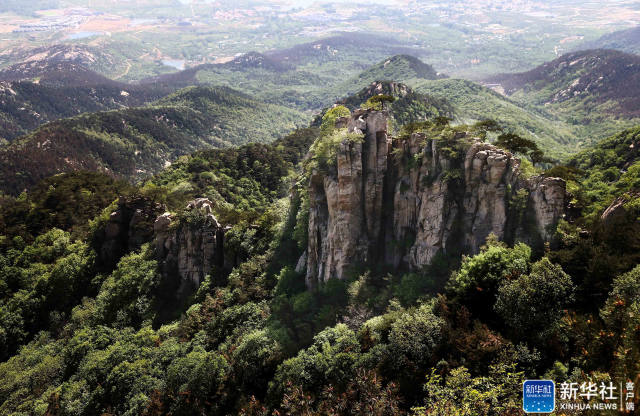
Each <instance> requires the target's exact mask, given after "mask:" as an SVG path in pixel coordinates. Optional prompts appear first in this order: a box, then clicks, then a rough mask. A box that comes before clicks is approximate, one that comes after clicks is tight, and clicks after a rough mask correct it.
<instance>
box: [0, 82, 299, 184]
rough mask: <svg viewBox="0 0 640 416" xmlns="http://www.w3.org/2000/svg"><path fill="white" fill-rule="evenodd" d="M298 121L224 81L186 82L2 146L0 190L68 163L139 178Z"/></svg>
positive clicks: (267, 136) (262, 138)
mask: <svg viewBox="0 0 640 416" xmlns="http://www.w3.org/2000/svg"><path fill="white" fill-rule="evenodd" d="M303 120H304V116H303V115H302V114H301V113H298V112H296V111H294V110H289V109H287V108H284V107H279V106H276V105H272V104H264V103H262V102H259V101H256V100H253V99H251V98H249V97H247V96H245V95H243V94H240V93H237V92H235V91H233V90H230V89H227V88H211V87H190V88H186V89H183V90H180V91H178V92H176V93H174V94H172V95H170V96H168V97H165V98H163V99H162V100H160V101H157V102H155V103H153V104H152V105H149V106H146V107H137V108H128V109H122V110H115V111H108V112H99V113H89V114H84V115H81V116H78V117H75V118H71V119H64V120H59V121H55V122H52V123H49V124H46V125H44V126H42V127H40V128H39V129H38V130H36V131H35V132H33V133H31V134H29V135H27V136H25V137H22V138H19V139H17V140H15V141H14V142H13V143H11V144H10V145H8V146H6V147H4V148H0V161H1V163H0V172H2V179H0V183H1V187H0V189H2V190H4V191H5V192H8V193H13V194H15V193H18V192H20V191H22V190H23V189H24V188H25V187H29V186H31V185H33V184H34V183H36V182H37V181H38V180H40V179H43V178H45V177H47V176H50V175H52V174H54V173H58V172H65V171H70V170H94V171H105V172H109V173H111V174H115V175H118V176H121V177H125V178H131V179H141V178H144V177H147V176H148V175H149V174H151V173H154V172H158V171H160V170H161V169H162V168H163V167H165V166H166V165H167V164H169V163H170V162H171V161H173V160H175V159H176V158H177V157H178V156H180V155H183V154H186V153H189V152H192V151H195V150H197V149H201V148H206V147H224V146H229V145H234V144H235V145H237V144H242V143H245V142H246V141H254V142H261V143H266V142H269V141H272V140H274V139H275V138H276V137H278V136H279V135H282V134H284V133H286V132H288V131H290V130H292V129H293V128H295V127H296V125H298V124H301V123H302V121H303Z"/></svg>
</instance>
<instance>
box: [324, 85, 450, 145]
mask: <svg viewBox="0 0 640 416" xmlns="http://www.w3.org/2000/svg"><path fill="white" fill-rule="evenodd" d="M377 95H390V96H393V97H394V99H395V100H394V101H393V102H392V103H389V104H388V105H386V109H387V110H388V111H389V115H390V117H391V119H392V120H393V125H394V130H395V132H397V131H399V130H400V128H402V126H404V125H405V124H408V123H413V122H420V121H425V120H430V119H433V118H435V117H439V116H443V117H452V116H453V108H452V106H451V105H450V104H449V103H448V102H447V100H445V99H441V98H435V97H432V96H430V95H428V94H421V93H418V92H415V91H414V90H413V89H412V88H411V87H409V86H408V85H405V84H402V83H400V82H394V81H376V82H372V83H371V84H370V85H368V86H366V87H364V88H362V89H361V90H360V91H358V92H357V93H355V94H353V95H350V96H348V97H346V98H343V99H340V100H338V101H336V104H338V105H343V106H345V107H346V108H348V109H349V110H351V111H353V110H356V109H358V108H360V107H362V106H363V105H365V103H366V102H367V100H369V99H370V98H372V97H375V96H377ZM323 114H324V112H323ZM320 122H321V120H320V117H317V118H316V120H315V124H319V123H320Z"/></svg>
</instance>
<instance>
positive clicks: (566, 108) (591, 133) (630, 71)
mask: <svg viewBox="0 0 640 416" xmlns="http://www.w3.org/2000/svg"><path fill="white" fill-rule="evenodd" d="M639 77H640V57H638V56H637V55H632V54H628V53H624V52H620V51H615V50H604V49H598V50H588V51H579V52H573V53H569V54H566V55H563V56H561V57H559V58H558V59H556V60H554V61H551V62H548V63H545V64H543V65H541V66H539V67H537V68H535V69H533V70H531V71H529V72H524V73H520V74H503V75H498V76H495V77H493V78H490V79H488V80H487V82H490V83H497V84H499V86H500V87H499V88H501V89H502V90H503V91H504V93H505V94H506V95H507V96H509V97H510V98H511V99H512V100H514V101H516V102H518V103H520V104H522V105H524V106H526V107H527V108H533V109H534V111H536V110H538V111H546V112H548V113H552V114H554V115H555V117H556V118H557V119H559V120H562V121H564V122H565V123H566V124H567V126H568V127H569V129H570V130H571V131H572V133H573V134H574V135H575V136H576V137H579V138H580V139H581V140H582V141H585V142H586V143H590V144H595V143H596V142H598V141H599V140H601V139H604V138H605V137H607V136H609V135H611V134H613V133H614V132H615V131H619V130H622V129H624V128H628V127H632V126H634V125H636V124H638V122H639V120H640V101H639V100H638V98H637V97H638V94H637V92H636V88H637V85H638V79H639Z"/></svg>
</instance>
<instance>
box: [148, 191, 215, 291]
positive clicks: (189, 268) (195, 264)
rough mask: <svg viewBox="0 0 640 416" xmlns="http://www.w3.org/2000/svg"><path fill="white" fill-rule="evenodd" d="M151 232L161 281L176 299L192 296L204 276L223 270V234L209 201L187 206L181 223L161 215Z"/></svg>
mask: <svg viewBox="0 0 640 416" xmlns="http://www.w3.org/2000/svg"><path fill="white" fill-rule="evenodd" d="M153 229H154V233H155V245H156V256H157V258H158V263H159V268H160V273H161V275H162V281H163V283H164V285H165V286H172V287H171V289H170V290H175V294H176V296H177V297H178V298H184V297H186V296H189V295H190V294H192V293H193V292H194V291H195V290H196V289H197V288H198V287H199V286H200V284H201V283H202V281H203V280H204V278H205V276H206V275H207V274H209V273H211V272H212V270H213V269H214V268H215V267H218V268H222V267H223V266H224V254H223V245H224V231H223V228H222V227H221V226H220V224H219V223H218V221H217V220H216V218H215V217H214V215H213V213H212V203H211V201H209V200H208V199H206V198H200V199H196V200H195V201H192V202H190V203H189V204H188V205H187V209H186V210H185V214H184V217H183V218H182V219H181V220H180V221H178V220H177V218H175V217H174V216H173V215H171V214H169V213H164V214H162V215H160V216H159V217H158V218H157V219H156V221H155V223H154V226H153Z"/></svg>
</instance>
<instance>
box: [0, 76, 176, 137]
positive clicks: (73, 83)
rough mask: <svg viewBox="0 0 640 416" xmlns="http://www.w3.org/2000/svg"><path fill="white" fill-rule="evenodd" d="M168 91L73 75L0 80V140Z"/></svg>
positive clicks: (152, 98)
mask: <svg viewBox="0 0 640 416" xmlns="http://www.w3.org/2000/svg"><path fill="white" fill-rule="evenodd" d="M0 79H2V77H1V76H0ZM169 92H171V91H170V90H169V89H167V88H155V87H138V86H128V85H126V84H119V83H115V82H111V81H109V82H101V81H100V80H98V83H94V81H93V80H91V81H90V82H85V80H83V79H82V78H75V77H74V78H73V79H72V80H69V79H67V80H65V81H64V82H61V83H59V82H58V81H55V82H52V83H48V82H45V81H43V80H40V82H38V83H34V82H31V81H14V82H0V141H3V140H5V141H11V140H13V139H15V138H16V137H19V136H22V135H25V134H27V133H29V132H30V131H32V130H34V129H35V128H36V127H38V126H40V125H42V124H44V123H47V122H50V121H54V120H58V119H61V118H66V117H73V116H76V115H78V114H81V113H86V112H96V111H101V110H112V109H118V108H122V107H133V106H141V105H143V104H145V103H148V102H151V101H155V100H157V99H160V98H162V97H163V96H165V95H167V94H169Z"/></svg>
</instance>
